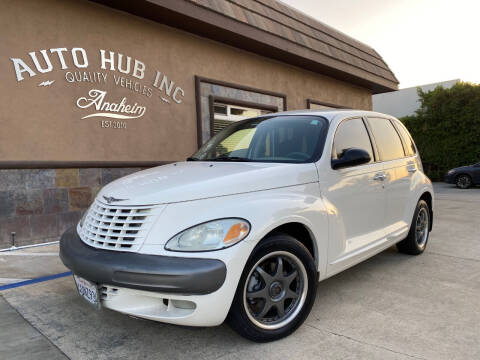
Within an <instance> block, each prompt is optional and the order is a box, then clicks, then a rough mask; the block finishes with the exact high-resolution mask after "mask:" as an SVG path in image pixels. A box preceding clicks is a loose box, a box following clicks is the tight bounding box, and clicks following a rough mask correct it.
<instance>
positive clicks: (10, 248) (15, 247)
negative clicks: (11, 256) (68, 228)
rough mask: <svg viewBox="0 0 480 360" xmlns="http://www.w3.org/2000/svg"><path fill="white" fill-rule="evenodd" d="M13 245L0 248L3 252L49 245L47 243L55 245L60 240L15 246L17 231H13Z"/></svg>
mask: <svg viewBox="0 0 480 360" xmlns="http://www.w3.org/2000/svg"><path fill="white" fill-rule="evenodd" d="M11 235H12V246H11V247H9V248H7V249H0V253H1V252H6V251H15V250H22V249H28V248H34V247H40V246H47V245H54V244H58V243H59V241H58V240H57V241H50V242H46V243H41V244H33V245H23V246H15V235H16V234H15V233H14V232H12V234H11Z"/></svg>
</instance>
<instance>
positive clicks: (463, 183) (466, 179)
mask: <svg viewBox="0 0 480 360" xmlns="http://www.w3.org/2000/svg"><path fill="white" fill-rule="evenodd" d="M455 184H456V185H457V187H458V188H460V189H468V188H469V187H470V186H472V178H471V177H470V176H468V175H465V174H464V175H458V176H457V179H456V181H455Z"/></svg>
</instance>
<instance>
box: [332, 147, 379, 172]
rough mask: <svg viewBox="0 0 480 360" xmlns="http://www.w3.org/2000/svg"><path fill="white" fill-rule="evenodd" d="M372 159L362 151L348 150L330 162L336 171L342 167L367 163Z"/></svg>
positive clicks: (356, 149)
mask: <svg viewBox="0 0 480 360" xmlns="http://www.w3.org/2000/svg"><path fill="white" fill-rule="evenodd" d="M371 159H372V158H371V157H370V154H369V153H368V152H366V151H365V150H363V149H358V148H350V149H346V150H344V151H343V154H342V156H341V157H340V158H339V159H335V160H332V168H333V169H335V170H337V169H341V168H344V167H349V166H355V165H362V164H366V163H369V162H370V160H371Z"/></svg>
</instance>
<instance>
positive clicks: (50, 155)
mask: <svg viewBox="0 0 480 360" xmlns="http://www.w3.org/2000/svg"><path fill="white" fill-rule="evenodd" d="M2 5H3V6H2V12H1V13H0V21H1V23H2V25H3V26H2V41H1V42H0V54H1V56H0V102H1V106H0V128H1V131H0V161H13V160H19V161H22V160H23V161H43V160H45V161H119V160H121V161H150V160H156V161H160V160H165V161H172V160H178V159H182V158H185V157H186V156H188V155H190V154H191V153H193V152H194V150H195V149H196V146H197V120H196V108H195V81H194V76H195V75H199V76H203V77H207V78H211V79H216V80H223V81H228V82H230V83H237V84H239V85H244V86H250V87H254V88H260V89H264V90H269V91H275V92H279V93H284V94H286V96H287V105H288V109H289V110H291V109H299V108H305V107H306V99H307V98H311V99H315V100H320V101H325V102H329V103H339V104H342V105H347V106H351V107H352V108H360V109H370V108H371V93H370V91H369V90H367V89H363V88H360V87H358V86H353V85H350V84H348V83H344V82H340V81H337V80H334V79H332V78H329V77H327V76H322V75H318V74H314V73H311V72H308V71H304V70H302V69H299V68H295V67H292V66H289V65H285V64H282V63H279V62H276V61H272V60H269V59H266V58H263V57H260V56H257V55H254V54H251V53H248V52H244V51H240V50H238V49H235V48H231V47H228V46H225V45H222V44H219V43H216V42H213V41H210V40H206V39H203V38H200V37H196V36H193V35H191V34H188V33H184V32H181V31H178V30H175V29H172V28H169V27H166V26H163V25H160V24H157V23H153V22H151V21H147V20H144V19H141V18H137V17H134V16H132V15H129V14H126V13H122V12H118V11H115V10H112V9H110V8H106V7H103V6H100V5H97V4H94V3H90V2H87V1H64V0H42V1H36V0H23V1H15V0H10V1H4V2H3V3H2ZM55 48H66V49H67V50H66V51H60V52H61V54H62V55H63V58H64V62H65V66H62V63H61V61H60V59H59V56H58V51H59V50H54V51H53V52H52V51H51V49H55ZM72 48H81V49H84V51H85V54H86V57H87V60H88V67H85V68H79V67H78V66H75V64H74V57H73V56H72ZM100 49H103V50H105V51H106V54H107V57H109V52H110V51H113V52H114V53H115V63H116V64H115V68H116V69H115V70H114V71H112V70H110V63H105V69H102V68H101V65H102V64H101V55H100ZM41 50H46V54H47V55H48V58H49V60H50V61H51V64H52V71H49V72H45V73H40V72H39V71H38V70H37V68H36V66H35V64H34V62H33V59H32V57H31V56H30V55H29V53H30V52H35V53H34V54H33V55H34V56H36V57H37V58H38V60H39V64H40V66H41V67H42V68H44V69H47V70H48V67H47V64H46V63H45V61H44V59H43V56H42V54H41V52H40V51H41ZM74 53H75V54H76V55H77V64H79V65H83V60H84V59H83V57H82V50H76V51H74ZM119 53H120V54H122V55H123V61H124V62H123V64H124V67H125V65H126V60H125V59H126V57H127V56H129V57H131V69H130V73H129V74H123V73H121V72H119V71H118V68H117V63H118V54H119ZM12 58H13V59H20V60H21V61H23V63H19V60H15V61H16V62H17V64H18V65H17V68H18V69H20V70H25V67H24V66H23V65H24V64H25V65H26V66H28V67H29V69H31V71H33V72H34V73H35V76H30V74H29V72H28V70H25V71H23V72H21V73H20V76H21V77H23V78H24V79H23V80H19V79H18V78H17V76H16V72H15V67H14V61H12V60H11V59H12ZM135 59H137V60H138V61H139V64H138V66H139V67H140V68H141V64H144V65H145V69H144V72H143V75H144V77H143V78H142V79H139V78H138V77H134V76H133V74H132V73H133V68H134V60H135ZM140 62H141V63H140ZM62 67H63V68H62ZM18 69H17V70H18ZM78 71H80V72H81V73H82V75H83V72H84V71H86V72H87V73H88V74H87V76H88V77H89V80H95V79H97V80H98V78H100V79H103V78H104V76H106V81H105V80H100V81H99V82H90V81H85V82H84V81H81V82H77V81H73V82H69V81H68V80H72V79H73V78H74V76H75V72H78ZM157 71H159V72H161V76H160V77H159V79H160V80H161V79H162V77H163V75H166V76H167V78H168V83H167V84H169V85H170V81H173V82H174V84H173V85H172V90H171V92H170V96H168V94H167V92H166V91H165V88H164V89H163V90H162V91H160V90H159V89H158V88H156V87H154V86H153V84H154V80H155V77H156V74H157ZM68 72H71V73H72V74H73V77H72V76H71V75H70V74H67V73H68ZM93 72H95V73H97V75H93ZM98 73H101V74H103V75H101V74H100V75H99V74H98ZM140 73H141V71H137V74H136V75H137V76H138V75H139V74H140ZM77 75H78V74H77ZM114 75H115V76H114ZM120 77H123V78H125V79H124V80H121V78H120ZM82 80H83V79H82ZM46 81H54V82H53V83H51V84H49V83H46ZM115 81H118V84H116V83H115ZM128 81H132V84H135V82H137V83H138V86H137V88H138V89H143V87H144V86H145V87H146V89H147V90H145V93H146V95H143V94H141V93H138V92H136V91H133V90H130V89H127V88H125V87H123V86H122V82H123V84H125V83H126V82H128ZM176 87H179V88H180V90H178V91H177V93H176V96H175V98H174V97H173V93H174V91H175V88H176ZM92 89H96V90H100V91H102V92H103V91H105V92H106V94H105V98H104V101H108V102H115V103H120V102H121V100H122V99H123V98H125V99H126V104H131V105H133V104H134V103H137V106H144V107H145V108H146V110H145V113H144V114H143V115H142V116H141V117H139V118H135V119H128V120H123V119H112V118H106V117H98V116H94V117H88V118H84V119H82V118H83V117H85V116H88V115H92V114H95V113H99V112H102V111H95V109H94V105H92V106H90V107H87V108H81V107H79V106H78V105H77V102H78V101H80V104H82V105H86V104H87V101H86V100H83V102H82V100H79V99H81V98H82V97H83V98H87V99H90V98H92V97H91V96H89V91H91V90H92ZM150 93H151V96H148V94H150ZM182 93H183V96H182ZM162 97H163V100H162ZM175 100H177V101H180V103H177V102H176V101H175ZM167 101H168V102H167ZM110 113H111V112H110ZM118 114H120V115H127V116H131V115H132V114H122V113H120V112H119V113H118ZM134 115H135V116H137V115H139V113H136V114H134ZM102 120H104V121H111V120H114V121H124V122H125V123H124V124H125V125H126V127H127V128H126V129H112V128H102ZM104 125H105V123H104Z"/></svg>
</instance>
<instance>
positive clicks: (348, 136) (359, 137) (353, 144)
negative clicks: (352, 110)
mask: <svg viewBox="0 0 480 360" xmlns="http://www.w3.org/2000/svg"><path fill="white" fill-rule="evenodd" d="M349 148H358V149H363V150H365V151H366V152H368V153H369V154H370V159H371V160H370V162H373V159H374V158H373V151H372V143H371V142H370V137H369V136H368V132H367V129H366V128H365V124H364V123H363V121H362V119H352V120H347V121H344V122H342V123H341V124H340V125H339V126H338V128H337V132H336V133H335V139H334V140H333V150H332V159H339V158H340V157H341V156H342V154H343V152H344V151H345V150H346V149H349Z"/></svg>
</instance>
